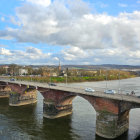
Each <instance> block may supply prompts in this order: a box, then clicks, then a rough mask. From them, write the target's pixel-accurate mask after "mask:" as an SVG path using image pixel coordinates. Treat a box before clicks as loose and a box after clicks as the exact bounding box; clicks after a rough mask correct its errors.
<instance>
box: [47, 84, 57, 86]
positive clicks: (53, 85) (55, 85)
mask: <svg viewBox="0 0 140 140" xmlns="http://www.w3.org/2000/svg"><path fill="white" fill-rule="evenodd" d="M48 85H49V86H56V84H55V83H48Z"/></svg>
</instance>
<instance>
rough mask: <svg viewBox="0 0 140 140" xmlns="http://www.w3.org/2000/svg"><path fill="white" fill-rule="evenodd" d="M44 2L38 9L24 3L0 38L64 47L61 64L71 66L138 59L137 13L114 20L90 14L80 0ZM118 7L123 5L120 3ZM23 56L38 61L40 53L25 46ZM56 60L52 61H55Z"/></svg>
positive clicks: (139, 22)
mask: <svg viewBox="0 0 140 140" xmlns="http://www.w3.org/2000/svg"><path fill="white" fill-rule="evenodd" d="M29 1H30V3H34V4H29ZM44 2H45V1H43V3H44ZM47 2H48V4H46V6H47V7H40V6H38V5H39V3H42V1H40V0H38V1H37V0H36V1H35V0H34V1H33V0H28V1H26V2H25V3H24V4H23V5H22V6H21V7H18V8H16V17H11V22H12V23H14V24H15V25H17V26H18V27H17V28H7V29H5V30H4V31H0V38H6V37H8V38H10V37H11V38H14V39H16V40H17V42H23V43H28V42H31V43H36V44H37V43H46V44H48V45H50V46H51V45H55V46H68V47H69V48H66V49H64V50H62V52H61V55H62V58H64V60H65V62H71V63H72V62H73V63H78V62H80V64H84V63H88V62H89V63H91V64H92V63H94V62H95V63H96V62H100V63H108V62H111V61H112V62H115V63H130V62H132V61H130V60H129V58H130V57H131V60H133V62H134V59H135V57H137V59H139V53H138V51H139V49H140V11H134V12H132V13H125V12H124V13H120V14H119V15H118V16H115V17H114V16H110V15H108V14H97V13H96V14H94V13H91V12H90V8H89V7H88V4H87V3H85V2H83V1H82V0H71V1H63V0H61V1H58V0H55V1H53V2H51V3H50V1H46V3H47ZM120 6H123V7H124V6H126V5H122V3H120ZM132 52H134V53H136V54H137V55H136V56H134V54H133V53H132ZM24 53H25V52H24ZM21 54H22V52H21ZM26 54H27V58H28V57H29V54H30V57H31V59H34V60H36V59H38V61H40V59H39V57H40V56H41V54H43V52H41V50H38V49H34V48H31V47H29V48H27V50H26ZM36 54H38V55H36ZM129 54H131V55H129ZM22 55H23V54H22ZM48 55H49V54H47V56H48ZM51 57H52V56H51ZM57 57H58V56H54V58H53V59H54V60H57V59H56V58H57ZM121 59H122V60H121ZM136 63H138V61H136ZM138 64H140V61H139V63H138Z"/></svg>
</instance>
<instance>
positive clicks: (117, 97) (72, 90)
mask: <svg viewBox="0 0 140 140" xmlns="http://www.w3.org/2000/svg"><path fill="white" fill-rule="evenodd" d="M0 81H1V82H6V83H14V84H22V85H27V86H34V87H36V88H38V87H42V88H46V89H54V90H60V91H66V92H68V93H74V94H76V95H80V94H82V95H90V96H95V97H102V98H107V99H114V100H120V101H128V102H131V103H138V104H140V98H138V97H137V96H135V95H125V94H118V93H116V94H106V93H104V92H103V91H95V92H86V91H85V90H84V89H81V88H75V87H69V86H60V85H57V86H49V85H48V84H47V83H39V82H28V81H10V80H9V79H0Z"/></svg>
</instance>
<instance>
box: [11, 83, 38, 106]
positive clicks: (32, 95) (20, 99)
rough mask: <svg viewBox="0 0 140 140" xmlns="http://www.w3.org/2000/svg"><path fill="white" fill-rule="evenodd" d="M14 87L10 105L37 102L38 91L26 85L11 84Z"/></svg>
mask: <svg viewBox="0 0 140 140" xmlns="http://www.w3.org/2000/svg"><path fill="white" fill-rule="evenodd" d="M10 87H11V89H12V91H11V93H10V96H9V105H10V106H22V105H28V104H33V103H36V102H37V91H36V89H35V88H32V87H28V86H26V85H18V84H17V85H15V84H10Z"/></svg>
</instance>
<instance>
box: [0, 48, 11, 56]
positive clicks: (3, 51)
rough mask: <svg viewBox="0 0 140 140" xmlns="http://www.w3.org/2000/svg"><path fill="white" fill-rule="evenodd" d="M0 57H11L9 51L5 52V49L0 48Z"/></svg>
mask: <svg viewBox="0 0 140 140" xmlns="http://www.w3.org/2000/svg"><path fill="white" fill-rule="evenodd" d="M0 55H5V56H8V55H12V53H11V52H10V50H7V49H5V48H0Z"/></svg>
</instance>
